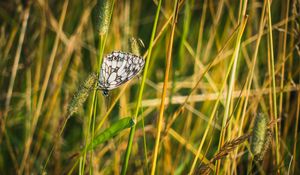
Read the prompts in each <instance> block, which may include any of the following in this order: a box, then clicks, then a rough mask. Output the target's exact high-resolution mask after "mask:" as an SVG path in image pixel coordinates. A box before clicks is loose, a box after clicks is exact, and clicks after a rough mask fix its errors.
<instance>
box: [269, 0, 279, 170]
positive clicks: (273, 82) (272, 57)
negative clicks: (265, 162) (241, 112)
mask: <svg viewBox="0 0 300 175" xmlns="http://www.w3.org/2000/svg"><path fill="white" fill-rule="evenodd" d="M267 1H268V18H269V20H268V22H269V27H268V28H269V41H270V47H271V76H272V101H273V110H274V111H273V113H274V118H275V121H276V122H275V141H276V144H275V145H276V163H277V167H279V162H280V157H279V156H280V153H279V149H280V145H279V138H278V137H279V133H278V124H277V105H276V104H277V102H276V80H275V68H274V64H275V63H274V49H273V34H272V18H271V4H270V0H267ZM277 173H279V171H278V172H277Z"/></svg>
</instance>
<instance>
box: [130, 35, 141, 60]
mask: <svg viewBox="0 0 300 175" xmlns="http://www.w3.org/2000/svg"><path fill="white" fill-rule="evenodd" d="M129 46H130V52H132V53H133V54H135V55H139V56H140V55H141V51H140V46H143V47H144V43H143V41H142V40H141V39H136V38H134V37H131V38H130V39H129Z"/></svg>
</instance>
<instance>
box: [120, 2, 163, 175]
mask: <svg viewBox="0 0 300 175" xmlns="http://www.w3.org/2000/svg"><path fill="white" fill-rule="evenodd" d="M161 2H162V0H159V2H158V6H157V9H156V15H155V20H154V24H153V29H152V33H151V39H150V43H149V48H148V55H147V58H146V64H145V68H144V74H143V78H142V83H141V87H140V90H139V95H138V100H137V103H136V109H135V113H134V121H135V122H136V121H137V117H138V114H139V110H140V109H139V108H140V106H141V103H142V97H143V92H144V87H145V81H146V78H147V74H148V69H149V64H150V58H151V53H152V47H153V41H154V37H155V33H156V27H157V23H158V19H159V12H160V8H161ZM135 129H136V125H134V126H133V127H132V128H131V129H130V134H129V139H128V145H127V148H126V153H125V158H124V160H123V165H122V171H121V174H122V175H125V174H126V171H127V168H128V162H129V157H130V152H131V149H132V142H133V137H134V133H135Z"/></svg>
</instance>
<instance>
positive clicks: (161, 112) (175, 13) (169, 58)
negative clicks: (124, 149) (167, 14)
mask: <svg viewBox="0 0 300 175" xmlns="http://www.w3.org/2000/svg"><path fill="white" fill-rule="evenodd" d="M178 10H179V3H178V1H177V0H176V1H175V2H174V11H173V20H172V29H171V34H170V35H171V36H170V41H169V45H168V49H169V50H168V53H167V60H166V63H167V64H166V65H167V66H166V70H165V80H164V85H163V91H162V95H161V104H160V110H159V116H158V124H157V131H156V139H155V147H154V155H153V163H152V169H151V175H154V174H155V168H156V162H157V156H158V150H159V142H160V132H161V129H162V123H163V116H164V109H165V99H166V95H167V87H168V80H169V72H170V68H171V62H172V50H173V41H174V33H175V28H176V22H177V16H178Z"/></svg>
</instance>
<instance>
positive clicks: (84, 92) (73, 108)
mask: <svg viewBox="0 0 300 175" xmlns="http://www.w3.org/2000/svg"><path fill="white" fill-rule="evenodd" d="M96 83H97V74H96V73H91V74H90V75H89V76H88V77H87V79H86V80H85V81H84V82H83V83H82V84H81V85H80V87H79V88H78V90H77V92H76V93H75V95H74V97H73V99H72V101H71V103H70V105H69V107H68V113H69V115H70V116H71V115H72V114H74V113H76V112H78V110H79V108H80V107H81V106H82V104H83V103H84V102H85V101H86V99H87V98H88V96H89V93H90V92H91V91H92V90H93V89H94V88H95V85H96Z"/></svg>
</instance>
